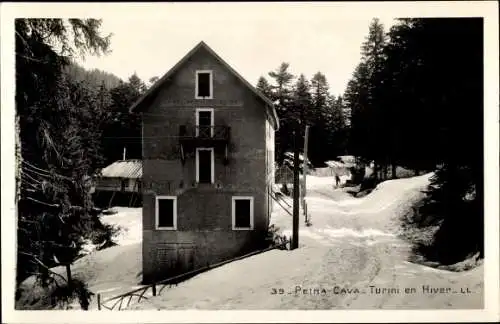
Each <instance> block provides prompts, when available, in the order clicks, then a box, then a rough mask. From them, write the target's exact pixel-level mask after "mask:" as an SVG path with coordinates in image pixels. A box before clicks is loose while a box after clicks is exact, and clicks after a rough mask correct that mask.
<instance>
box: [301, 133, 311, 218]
mask: <svg viewBox="0 0 500 324" xmlns="http://www.w3.org/2000/svg"><path fill="white" fill-rule="evenodd" d="M308 142H309V125H306V131H305V137H304V166H303V168H302V170H303V171H302V177H303V181H302V191H301V193H302V208H303V210H304V216H305V221H306V223H307V204H306V178H307V171H308V165H307V162H308V161H309V159H308V158H307V146H308Z"/></svg>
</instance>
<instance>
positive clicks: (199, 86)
mask: <svg viewBox="0 0 500 324" xmlns="http://www.w3.org/2000/svg"><path fill="white" fill-rule="evenodd" d="M212 88H213V82H212V71H205V70H203V71H196V90H195V91H196V92H195V99H212V90H213V89H212Z"/></svg>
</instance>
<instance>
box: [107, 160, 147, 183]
mask: <svg viewBox="0 0 500 324" xmlns="http://www.w3.org/2000/svg"><path fill="white" fill-rule="evenodd" d="M101 174H102V177H106V178H134V179H135V178H142V161H141V160H120V161H116V162H114V163H112V164H110V165H108V166H107V167H105V168H104V169H102V171H101Z"/></svg>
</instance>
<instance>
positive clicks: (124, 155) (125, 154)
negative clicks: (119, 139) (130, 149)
mask: <svg viewBox="0 0 500 324" xmlns="http://www.w3.org/2000/svg"><path fill="white" fill-rule="evenodd" d="M126 156H127V148H126V147H125V146H124V147H123V161H125V157H126Z"/></svg>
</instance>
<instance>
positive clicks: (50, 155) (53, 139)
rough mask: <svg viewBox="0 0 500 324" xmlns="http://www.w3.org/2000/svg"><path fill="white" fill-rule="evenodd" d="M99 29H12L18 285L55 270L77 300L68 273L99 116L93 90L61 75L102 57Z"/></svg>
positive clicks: (18, 24) (83, 23) (36, 23)
mask: <svg viewBox="0 0 500 324" xmlns="http://www.w3.org/2000/svg"><path fill="white" fill-rule="evenodd" d="M100 24H101V21H100V20H96V19H85V20H81V19H69V20H67V21H66V20H63V19H16V21H15V32H16V39H15V40H16V44H15V49H16V119H17V120H18V121H19V123H18V128H19V134H18V135H19V140H18V143H17V144H18V147H20V159H19V161H18V166H19V168H20V170H19V171H20V172H19V173H20V184H19V188H20V190H19V191H20V193H19V197H18V198H19V200H18V201H17V203H18V204H17V207H18V237H17V238H18V246H17V248H18V251H17V252H18V260H17V279H18V281H19V280H22V279H23V278H24V276H26V274H27V273H29V272H31V271H35V272H36V273H37V277H38V278H39V279H41V280H42V281H44V282H46V281H47V280H48V279H52V280H54V277H53V276H54V274H53V273H52V272H51V270H50V269H49V268H50V266H51V265H54V264H57V263H58V262H60V263H62V264H64V265H65V266H66V269H67V277H66V278H65V281H66V282H67V286H68V288H69V289H70V290H71V292H72V293H73V292H74V289H79V291H78V292H79V293H80V297H82V296H83V297H82V298H84V297H85V298H87V297H88V295H87V292H86V291H85V289H84V288H85V287H83V286H74V284H75V283H76V281H74V280H72V278H71V269H70V265H71V262H72V261H73V260H74V259H75V258H76V257H77V256H78V251H79V248H80V245H81V239H82V237H83V235H84V234H85V233H86V232H87V231H85V230H82V229H81V228H79V227H81V226H85V224H88V222H87V220H88V219H89V218H91V217H92V213H93V212H94V209H93V206H92V203H91V201H90V199H89V189H90V188H89V186H88V184H89V181H88V179H89V177H90V173H91V172H92V169H93V166H94V165H95V163H97V162H96V161H97V160H98V157H99V148H98V141H99V132H98V131H97V125H98V123H97V121H98V120H99V118H100V113H101V112H102V111H96V110H95V107H96V106H97V105H95V103H96V101H95V100H94V98H95V89H89V88H86V87H85V86H83V85H82V84H79V83H73V82H71V81H69V80H68V78H67V77H66V76H65V74H64V68H65V67H66V66H68V64H69V63H70V61H71V60H70V58H71V57H72V56H73V55H76V54H77V53H79V54H81V55H84V54H86V53H90V54H101V53H106V52H107V49H108V46H109V36H106V37H103V36H101V35H100V33H99V27H100ZM56 45H57V46H56ZM72 45H73V46H72ZM56 47H57V48H59V50H58V51H56V50H55V48H56ZM87 234H88V233H87ZM33 265H36V266H33ZM72 288H73V290H72ZM85 298H84V299H85ZM87 306H88V305H87ZM82 307H85V301H83V304H82Z"/></svg>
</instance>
